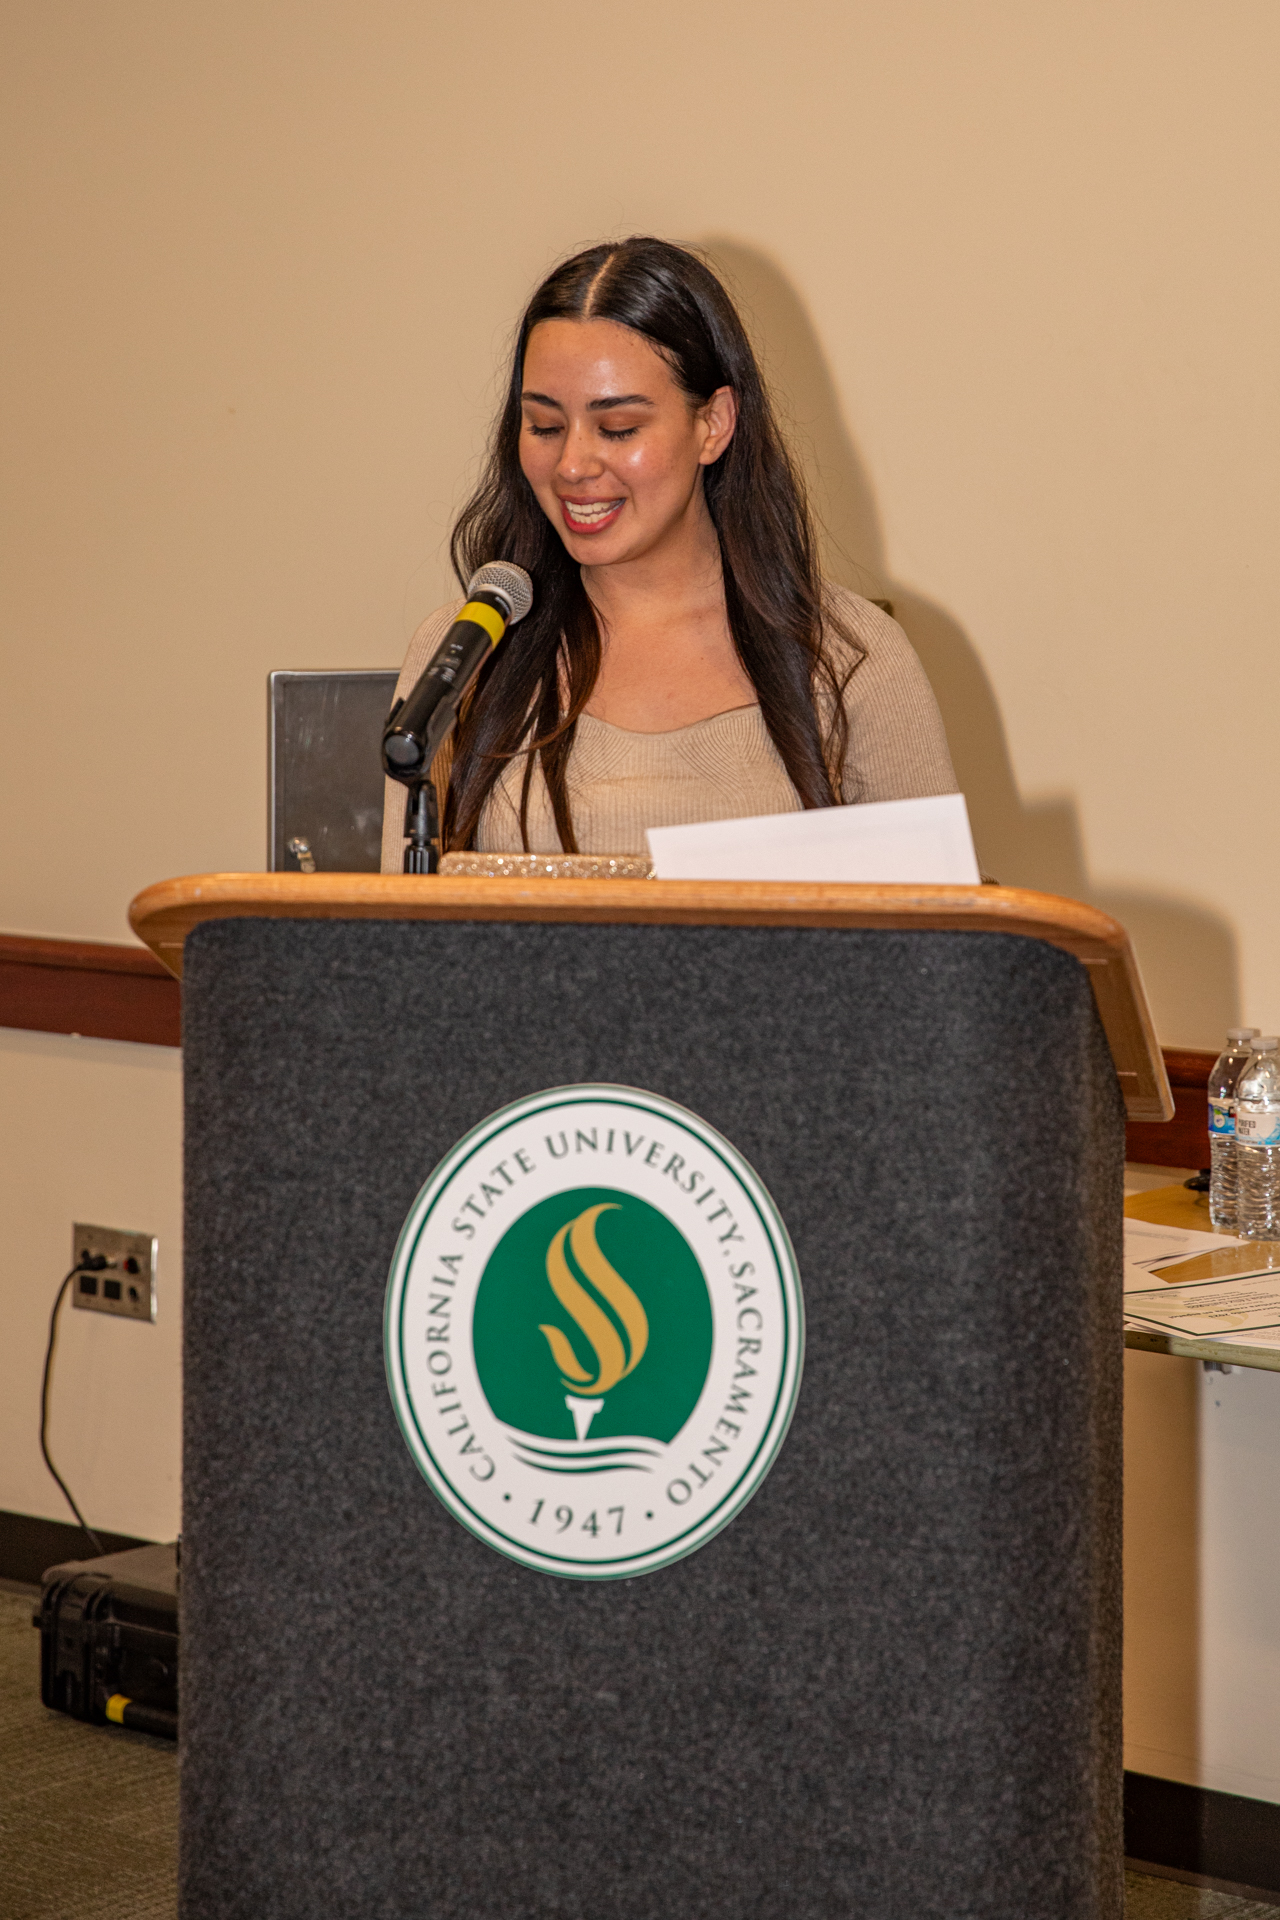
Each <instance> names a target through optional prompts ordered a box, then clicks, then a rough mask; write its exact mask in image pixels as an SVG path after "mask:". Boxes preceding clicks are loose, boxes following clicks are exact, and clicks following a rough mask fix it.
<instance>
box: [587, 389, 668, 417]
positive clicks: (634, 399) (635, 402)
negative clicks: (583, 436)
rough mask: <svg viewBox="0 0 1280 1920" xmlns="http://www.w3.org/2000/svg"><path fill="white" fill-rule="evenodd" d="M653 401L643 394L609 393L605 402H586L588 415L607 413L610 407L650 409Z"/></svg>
mask: <svg viewBox="0 0 1280 1920" xmlns="http://www.w3.org/2000/svg"><path fill="white" fill-rule="evenodd" d="M652 405H653V401H652V400H650V398H649V396H648V395H647V394H644V393H611V394H610V395H609V397H608V398H607V399H605V400H588V402H587V412H588V413H607V412H608V410H609V408H610V407H651V406H652Z"/></svg>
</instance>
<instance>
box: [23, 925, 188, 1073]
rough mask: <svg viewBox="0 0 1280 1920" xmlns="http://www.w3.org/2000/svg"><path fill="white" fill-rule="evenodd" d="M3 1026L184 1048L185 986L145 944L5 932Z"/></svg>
mask: <svg viewBox="0 0 1280 1920" xmlns="http://www.w3.org/2000/svg"><path fill="white" fill-rule="evenodd" d="M0 1027H26V1028H27V1029H29V1030H31V1031H34V1032H37V1033H77V1034H81V1035H83V1036H84V1037H86V1038H89V1039H97V1040H142V1041H146V1042H148V1043H149V1044H150V1045H152V1046H158V1047H176V1046H179V1045H181V1039H182V990H181V988H180V986H179V984H178V982H177V981H176V980H175V979H174V977H173V974H172V972H171V971H170V970H169V968H167V967H165V966H162V965H161V963H160V961H159V960H157V959H156V957H155V955H154V954H152V953H148V951H147V949H146V948H145V947H126V946H122V945H121V946H117V945H112V944H109V943H107V942H106V941H96V940H45V939H37V938H34V937H32V936H31V935H28V934H18V933H0Z"/></svg>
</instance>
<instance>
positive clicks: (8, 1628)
mask: <svg viewBox="0 0 1280 1920" xmlns="http://www.w3.org/2000/svg"><path fill="white" fill-rule="evenodd" d="M35 1597H36V1596H35V1595H34V1594H26V1593H17V1592H14V1591H13V1590H9V1591H3V1590H0V1913H2V1914H3V1915H4V1920H174V1915H175V1914H176V1912H177V1869H178V1766H177V1754H176V1752H175V1750H174V1748H173V1746H172V1745H171V1744H170V1742H169V1741H167V1740H152V1739H150V1738H149V1737H148V1736H147V1735H146V1734H142V1733H127V1732H126V1731H125V1730H124V1728H123V1727H90V1726H85V1725H84V1724H83V1723H82V1722H81V1721H79V1720H69V1719H68V1718H67V1717H66V1715H65V1714H61V1713H50V1712H48V1711H47V1710H46V1708H44V1707H42V1706H41V1704H40V1672H39V1646H40V1637H39V1635H38V1634H37V1633H36V1631H35V1629H34V1628H33V1627H32V1625H31V1609H32V1602H33V1600H34V1598H35ZM1125 1885H1126V1889H1127V1897H1126V1901H1125V1915H1126V1920H1280V1906H1265V1905H1263V1904H1261V1903H1260V1902H1258V1901H1256V1900H1241V1899H1238V1898H1237V1897H1236V1896H1235V1895H1234V1894H1229V1893H1212V1892H1209V1891H1207V1890H1206V1889H1204V1888H1201V1887H1184V1886H1181V1885H1179V1884H1178V1883H1177V1882H1176V1881H1171V1880H1156V1879H1153V1878H1152V1877H1151V1876H1149V1875H1147V1874H1138V1873H1128V1874H1126V1875H1125Z"/></svg>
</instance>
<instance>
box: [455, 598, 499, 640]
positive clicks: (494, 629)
mask: <svg viewBox="0 0 1280 1920" xmlns="http://www.w3.org/2000/svg"><path fill="white" fill-rule="evenodd" d="M458 618H459V620H474V621H475V624H476V625H477V626H478V627H483V628H484V630H485V632H486V633H487V634H488V636H489V639H490V642H491V643H492V645H494V646H495V647H496V646H497V644H498V642H499V640H501V638H502V636H503V634H504V633H505V632H506V630H507V623H506V621H505V620H504V619H503V617H502V615H501V614H500V613H499V612H498V610H497V608H496V607H488V606H486V605H485V603H484V601H483V600H468V602H467V604H466V606H465V607H464V608H463V609H462V612H461V613H460V614H459V615H458Z"/></svg>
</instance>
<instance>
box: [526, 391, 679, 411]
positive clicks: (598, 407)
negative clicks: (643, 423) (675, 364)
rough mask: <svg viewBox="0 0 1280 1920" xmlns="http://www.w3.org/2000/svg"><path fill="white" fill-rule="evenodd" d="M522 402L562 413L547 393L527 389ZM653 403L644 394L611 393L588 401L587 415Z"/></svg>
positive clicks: (562, 409) (556, 402)
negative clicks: (527, 401) (615, 408)
mask: <svg viewBox="0 0 1280 1920" xmlns="http://www.w3.org/2000/svg"><path fill="white" fill-rule="evenodd" d="M520 398H521V399H522V400H532V402H533V404H534V406H535V407H554V408H555V409H556V411H557V412H558V413H563V412H564V407H563V405H562V404H561V402H560V401H559V400H553V399H552V398H551V395H550V394H549V393H532V392H531V391H530V390H529V389H528V388H527V387H526V388H525V390H524V392H523V393H522V394H521V395H520ZM653 404H654V403H653V401H652V400H651V399H650V398H649V396H648V394H646V393H611V394H607V395H606V396H605V398H604V399H603V400H588V402H587V412H588V413H607V412H608V411H609V409H610V408H611V407H651V406H652V405H653Z"/></svg>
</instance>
